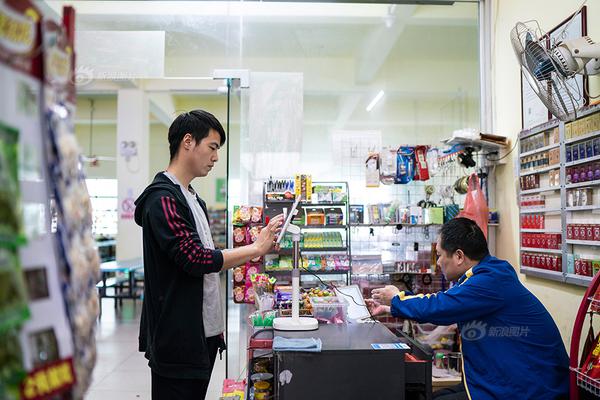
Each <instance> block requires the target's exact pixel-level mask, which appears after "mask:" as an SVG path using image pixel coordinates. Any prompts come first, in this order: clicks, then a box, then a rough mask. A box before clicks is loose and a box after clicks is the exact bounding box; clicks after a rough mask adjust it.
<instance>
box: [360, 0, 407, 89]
mask: <svg viewBox="0 0 600 400" xmlns="http://www.w3.org/2000/svg"><path fill="white" fill-rule="evenodd" d="M416 8H417V6H405V7H394V6H393V5H390V6H389V10H390V13H389V16H388V17H386V20H385V23H382V24H381V25H380V26H379V27H378V28H376V29H375V30H373V31H372V32H371V34H370V35H369V36H368V37H367V39H366V40H365V42H364V43H363V46H362V51H361V52H360V54H359V55H358V56H357V61H356V64H357V67H356V82H357V83H362V84H365V83H370V82H372V81H373V80H374V79H375V77H376V76H377V72H379V69H380V68H381V66H382V65H383V64H384V63H385V60H387V58H388V56H389V54H390V52H391V51H392V48H393V47H394V45H395V44H396V41H397V40H398V38H399V37H400V36H401V35H402V32H404V29H405V28H406V22H407V20H408V19H410V17H411V16H412V14H413V13H414V12H415V10H416ZM392 10H393V11H392Z"/></svg>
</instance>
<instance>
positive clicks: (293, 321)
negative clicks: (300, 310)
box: [273, 317, 319, 331]
mask: <svg viewBox="0 0 600 400" xmlns="http://www.w3.org/2000/svg"><path fill="white" fill-rule="evenodd" d="M273 328H274V329H275V330H276V331H314V330H317V329H319V322H318V321H317V320H316V319H315V318H312V317H299V318H292V317H279V318H275V319H274V320H273Z"/></svg>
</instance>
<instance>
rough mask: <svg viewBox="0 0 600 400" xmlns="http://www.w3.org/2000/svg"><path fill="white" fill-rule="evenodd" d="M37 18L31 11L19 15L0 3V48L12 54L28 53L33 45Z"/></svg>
mask: <svg viewBox="0 0 600 400" xmlns="http://www.w3.org/2000/svg"><path fill="white" fill-rule="evenodd" d="M38 18H39V17H38V15H37V13H36V12H35V11H34V10H33V9H29V10H27V11H25V14H20V13H17V12H15V11H13V10H12V9H10V8H9V7H8V6H7V5H5V4H4V3H0V47H2V48H4V49H5V50H6V51H8V52H9V53H13V54H28V53H30V52H31V51H32V50H33V46H34V44H35V33H36V32H35V22H36V21H37V19H38Z"/></svg>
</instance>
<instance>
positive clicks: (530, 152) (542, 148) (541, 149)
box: [520, 143, 560, 157]
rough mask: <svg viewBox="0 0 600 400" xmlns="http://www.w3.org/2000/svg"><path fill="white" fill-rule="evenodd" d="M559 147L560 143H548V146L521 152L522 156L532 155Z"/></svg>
mask: <svg viewBox="0 0 600 400" xmlns="http://www.w3.org/2000/svg"><path fill="white" fill-rule="evenodd" d="M558 147H560V143H555V144H551V145H548V146H544V147H540V148H539V149H535V150H531V151H528V152H525V153H521V156H520V157H527V156H532V155H534V154H537V153H541V152H544V151H548V150H552V149H556V148H558Z"/></svg>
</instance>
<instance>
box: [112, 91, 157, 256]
mask: <svg viewBox="0 0 600 400" xmlns="http://www.w3.org/2000/svg"><path fill="white" fill-rule="evenodd" d="M117 103H118V104H117V181H118V193H119V211H118V214H119V223H118V233H117V260H118V261H122V260H130V259H132V258H138V257H142V230H141V228H140V227H139V226H137V225H136V223H135V221H134V220H133V212H134V208H133V207H134V206H133V201H134V200H135V199H136V198H137V197H138V196H139V195H140V193H142V191H143V190H144V188H145V187H146V186H147V185H148V183H149V179H150V176H149V160H150V154H149V153H150V148H149V144H148V143H149V140H150V129H149V104H148V97H147V96H146V93H145V92H144V91H143V90H139V89H121V90H119V91H118V95H117Z"/></svg>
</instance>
